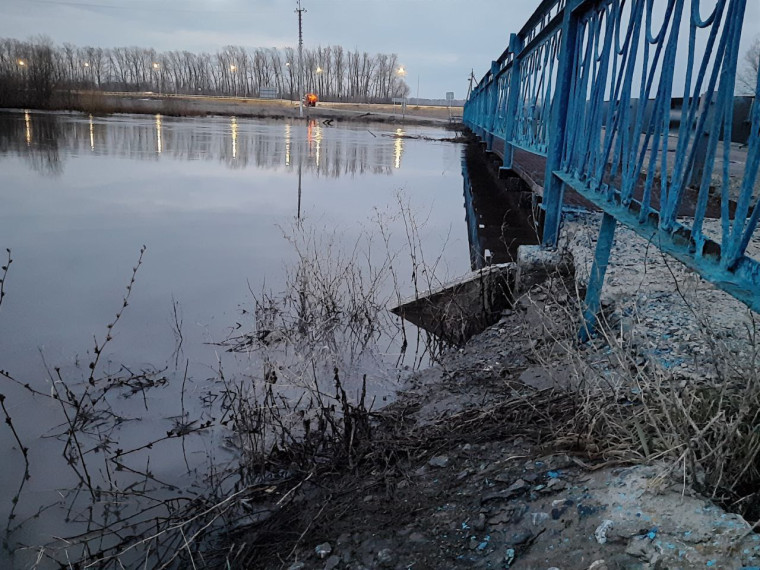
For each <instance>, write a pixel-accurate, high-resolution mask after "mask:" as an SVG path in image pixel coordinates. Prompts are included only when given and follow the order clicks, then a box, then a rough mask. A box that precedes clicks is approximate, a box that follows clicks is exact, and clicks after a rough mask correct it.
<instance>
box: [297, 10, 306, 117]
mask: <svg viewBox="0 0 760 570" xmlns="http://www.w3.org/2000/svg"><path fill="white" fill-rule="evenodd" d="M296 12H297V13H298V116H299V117H303V23H302V18H303V13H304V12H306V8H301V0H298V8H297V9H296Z"/></svg>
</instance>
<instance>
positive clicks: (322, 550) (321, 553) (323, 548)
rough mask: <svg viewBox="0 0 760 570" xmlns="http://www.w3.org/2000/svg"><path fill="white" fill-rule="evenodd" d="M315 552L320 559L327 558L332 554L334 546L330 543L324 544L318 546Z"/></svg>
mask: <svg viewBox="0 0 760 570" xmlns="http://www.w3.org/2000/svg"><path fill="white" fill-rule="evenodd" d="M314 552H315V553H316V555H317V556H318V557H319V558H327V557H328V556H330V554H332V546H330V543H329V542H323V543H322V544H318V545H317V547H316V548H315V549H314Z"/></svg>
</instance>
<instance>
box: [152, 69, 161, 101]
mask: <svg viewBox="0 0 760 570" xmlns="http://www.w3.org/2000/svg"><path fill="white" fill-rule="evenodd" d="M159 67H161V66H160V65H159V64H158V63H156V62H155V61H154V62H153V71H154V75H155V72H156V71H158V68H159ZM157 83H158V94H159V95H161V77H160V76H159V78H158V82H157Z"/></svg>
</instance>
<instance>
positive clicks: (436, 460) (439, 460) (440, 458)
mask: <svg viewBox="0 0 760 570" xmlns="http://www.w3.org/2000/svg"><path fill="white" fill-rule="evenodd" d="M428 465H430V466H431V467H448V465H449V458H448V456H447V455H436V456H435V457H431V458H430V460H429V461H428Z"/></svg>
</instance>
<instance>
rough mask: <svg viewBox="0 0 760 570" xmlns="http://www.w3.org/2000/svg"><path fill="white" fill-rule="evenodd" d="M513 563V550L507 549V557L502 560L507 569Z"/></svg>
mask: <svg viewBox="0 0 760 570" xmlns="http://www.w3.org/2000/svg"><path fill="white" fill-rule="evenodd" d="M514 561H515V549H514V548H508V549H507V555H506V557H505V558H504V564H505V565H506V567H507V568H509V567H510V566H511V565H512V563H513V562H514Z"/></svg>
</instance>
